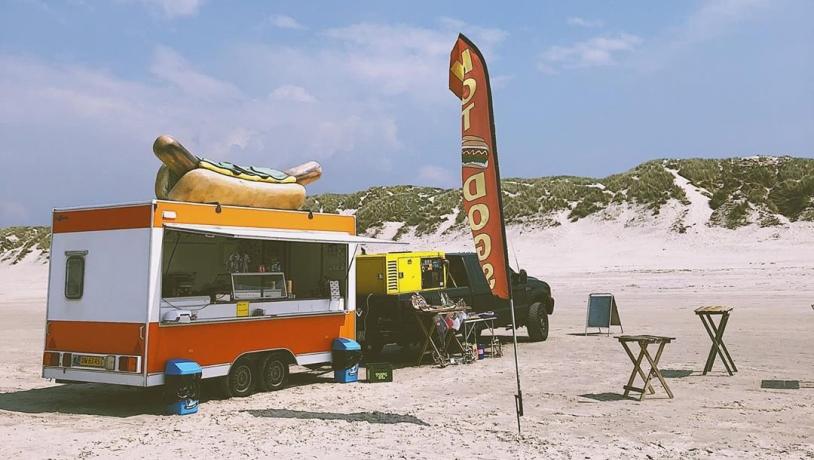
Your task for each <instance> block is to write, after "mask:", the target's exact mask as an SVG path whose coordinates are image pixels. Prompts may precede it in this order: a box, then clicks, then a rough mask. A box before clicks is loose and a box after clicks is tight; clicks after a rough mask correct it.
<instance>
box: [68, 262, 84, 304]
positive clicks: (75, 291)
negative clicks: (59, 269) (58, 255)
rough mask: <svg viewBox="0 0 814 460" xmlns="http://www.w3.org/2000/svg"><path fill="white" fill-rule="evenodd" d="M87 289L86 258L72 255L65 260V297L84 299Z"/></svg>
mask: <svg viewBox="0 0 814 460" xmlns="http://www.w3.org/2000/svg"><path fill="white" fill-rule="evenodd" d="M84 289H85V256H82V255H71V256H68V258H67V259H66V260H65V297H66V298H68V299H72V300H77V299H81V298H82V292H83V291H84Z"/></svg>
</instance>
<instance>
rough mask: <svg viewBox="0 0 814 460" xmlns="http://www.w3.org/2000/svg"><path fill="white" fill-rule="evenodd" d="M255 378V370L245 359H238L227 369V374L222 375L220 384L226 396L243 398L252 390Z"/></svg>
mask: <svg viewBox="0 0 814 460" xmlns="http://www.w3.org/2000/svg"><path fill="white" fill-rule="evenodd" d="M256 380H257V375H256V372H255V370H254V368H253V366H252V365H251V363H249V361H248V360H246V359H242V358H241V359H238V360H237V361H235V363H234V364H232V367H231V369H229V375H227V376H225V377H223V380H222V381H221V386H222V390H223V394H224V395H225V396H226V397H227V398H233V397H235V398H245V397H246V396H250V395H251V394H252V393H253V392H254V387H255V383H256Z"/></svg>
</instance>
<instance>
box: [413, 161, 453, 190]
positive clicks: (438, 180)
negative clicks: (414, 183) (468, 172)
mask: <svg viewBox="0 0 814 460" xmlns="http://www.w3.org/2000/svg"><path fill="white" fill-rule="evenodd" d="M418 178H419V180H421V181H422V182H423V183H425V184H428V185H435V186H439V187H450V186H452V185H454V184H455V183H456V180H457V178H456V177H455V176H454V174H453V173H452V172H451V171H449V170H448V169H444V168H442V167H440V166H435V165H426V166H422V167H421V168H420V169H419V170H418Z"/></svg>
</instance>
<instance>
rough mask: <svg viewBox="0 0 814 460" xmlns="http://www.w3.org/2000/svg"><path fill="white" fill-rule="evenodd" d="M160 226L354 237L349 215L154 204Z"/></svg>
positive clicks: (352, 218) (352, 220) (354, 223)
mask: <svg viewBox="0 0 814 460" xmlns="http://www.w3.org/2000/svg"><path fill="white" fill-rule="evenodd" d="M165 212H167V215H165ZM168 215H170V216H172V215H174V217H167V216H168ZM309 216H310V217H309ZM164 224H198V225H226V226H234V227H252V228H274V229H279V230H317V231H337V232H347V233H349V234H351V235H356V218H355V217H353V216H347V215H340V214H322V213H309V212H308V211H284V210H279V209H253V208H241V207H235V206H221V207H220V212H218V206H217V205H214V204H195V203H181V202H175V201H158V202H157V203H156V209H155V219H154V221H153V226H155V227H161V226H163V225H164Z"/></svg>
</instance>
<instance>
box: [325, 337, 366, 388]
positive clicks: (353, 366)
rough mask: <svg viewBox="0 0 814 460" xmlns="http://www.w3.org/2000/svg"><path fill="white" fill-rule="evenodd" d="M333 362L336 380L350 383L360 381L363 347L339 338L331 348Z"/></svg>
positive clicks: (353, 341)
mask: <svg viewBox="0 0 814 460" xmlns="http://www.w3.org/2000/svg"><path fill="white" fill-rule="evenodd" d="M331 360H332V367H333V369H334V380H335V381H337V382H339V383H350V382H355V381H356V380H358V376H359V361H361V360H362V346H361V345H359V343H358V342H356V341H355V340H351V339H345V338H341V337H340V338H338V339H335V340H334V342H333V346H332V347H331Z"/></svg>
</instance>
